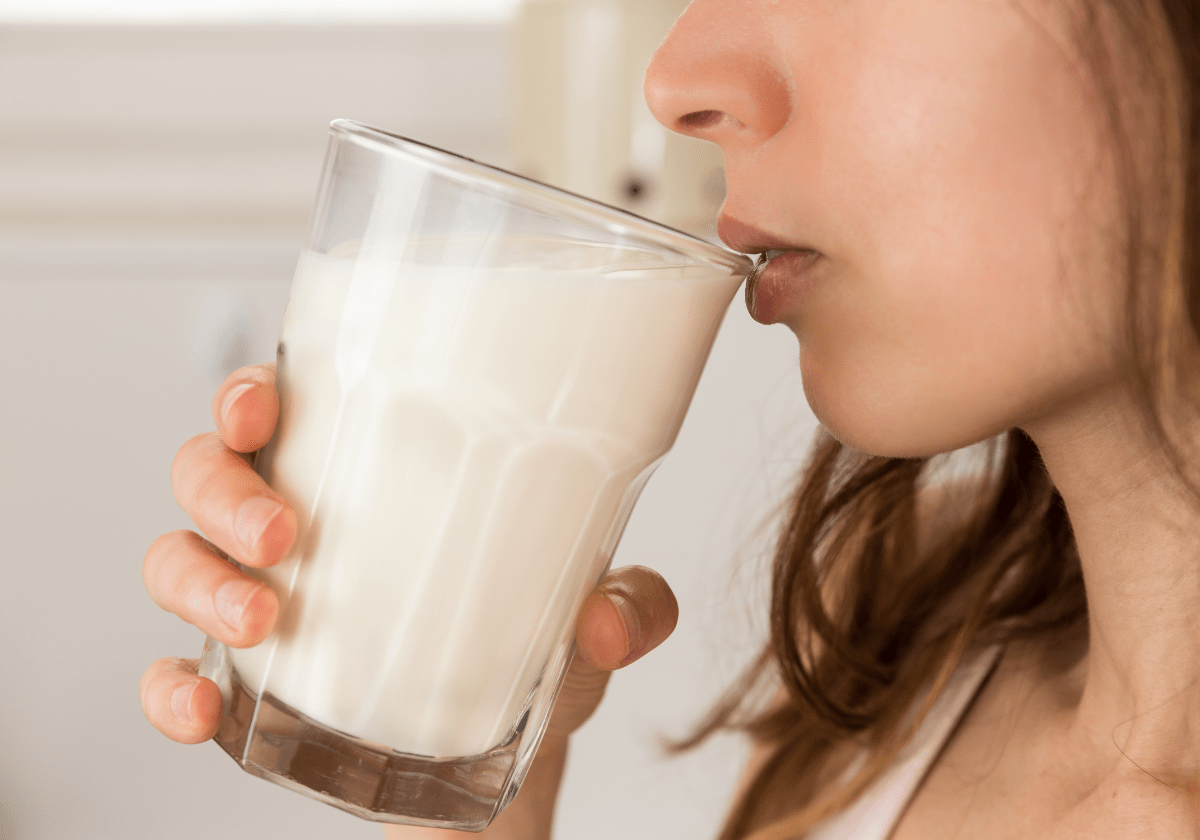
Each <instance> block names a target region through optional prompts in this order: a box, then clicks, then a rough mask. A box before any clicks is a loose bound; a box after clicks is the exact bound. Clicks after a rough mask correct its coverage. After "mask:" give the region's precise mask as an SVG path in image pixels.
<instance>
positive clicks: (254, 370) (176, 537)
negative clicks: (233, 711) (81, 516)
mask: <svg viewBox="0 0 1200 840" xmlns="http://www.w3.org/2000/svg"><path fill="white" fill-rule="evenodd" d="M212 413H213V419H214V420H215V421H216V425H217V431H216V432H215V433H214V432H209V433H207V434H203V435H198V436H196V437H194V438H192V439H191V440H189V441H188V442H187V443H185V444H184V445H183V447H182V448H181V449H180V450H179V453H178V454H177V455H176V456H175V462H174V464H173V465H172V468H171V486H172V488H173V490H174V493H175V498H176V500H177V501H178V502H179V505H180V506H181V507H182V508H183V509H184V511H186V512H187V514H188V515H189V516H190V517H191V519H192V521H193V522H194V523H195V524H196V526H197V527H198V528H199V529H200V530H201V531H203V532H204V533H205V534H206V535H207V536H208V538H209V540H211V542H209V540H206V539H204V538H202V537H201V536H200V535H199V534H197V533H195V532H192V531H174V532H172V533H169V534H165V535H163V536H161V537H159V538H158V539H157V540H155V541H154V543H153V544H152V545H151V546H150V550H149V551H148V552H147V553H146V559H145V562H144V564H143V567H142V578H143V580H144V582H145V584H146V589H147V591H149V593H150V596H151V597H152V598H154V600H155V602H156V603H157V604H158V605H159V606H160V607H162V608H163V609H164V610H167V611H169V612H173V613H175V614H176V615H177V616H179V617H180V618H182V619H183V620H184V621H187V622H189V623H191V624H194V625H195V626H196V627H199V628H200V629H201V630H203V631H204V632H205V633H207V634H208V635H210V636H212V637H213V638H215V639H217V640H218V641H221V642H224V643H225V644H227V645H230V646H232V647H249V646H251V645H254V644H257V643H258V642H260V641H262V640H263V639H264V638H265V637H266V636H267V634H269V633H270V631H271V627H272V626H273V625H274V623H275V619H276V616H277V614H278V611H279V602H278V599H277V598H276V596H275V593H274V592H273V591H272V590H271V589H270V588H269V587H268V586H266V585H265V584H263V583H261V582H259V581H257V580H255V579H253V578H251V577H249V576H248V575H245V574H244V573H242V572H241V571H239V570H238V569H237V568H235V567H234V566H233V565H232V564H231V563H229V562H228V561H227V560H226V559H225V556H224V555H223V554H222V553H221V552H224V553H225V554H227V555H228V556H229V557H232V558H233V559H235V560H237V561H238V562H240V563H243V564H245V565H247V566H252V567H260V568H261V567H265V566H270V565H273V564H275V563H278V562H279V561H280V560H281V559H282V558H283V557H284V555H285V554H286V553H287V551H288V549H289V548H290V547H291V545H292V542H293V541H294V540H295V538H296V525H297V522H296V514H295V512H294V511H292V510H291V508H290V507H289V506H288V505H287V503H286V502H285V501H284V500H283V498H282V497H280V496H279V494H277V493H275V492H274V491H272V490H271V488H270V487H268V486H267V484H266V483H265V482H264V481H263V480H262V479H261V478H260V477H259V476H258V475H257V474H256V473H255V472H254V470H253V469H252V468H251V466H250V462H249V459H248V457H247V455H248V453H252V452H255V451H257V450H258V449H260V448H261V447H262V446H263V445H264V444H266V442H267V441H268V440H270V437H271V434H272V432H273V431H274V428H275V423H276V421H277V419H278V416H279V404H278V399H277V396H276V393H275V366H274V365H257V366H253V367H247V368H242V369H240V370H237V371H234V373H232V374H230V376H229V378H228V379H226V380H225V382H224V383H223V384H222V385H221V387H220V388H219V389H218V390H217V394H216V396H215V397H214V398H213V403H212ZM677 616H678V606H677V605H676V602H675V596H674V595H673V594H672V593H671V590H670V588H669V587H668V586H667V584H666V582H665V581H664V580H663V579H662V577H660V576H659V575H658V574H657V573H656V572H653V571H651V570H650V569H646V568H644V567H641V566H629V567H625V568H622V569H614V570H613V571H611V572H609V573H608V575H607V576H605V578H604V580H603V581H602V582H601V584H600V586H599V587H598V588H597V589H596V591H594V592H592V593H591V595H589V596H588V598H587V600H586V601H585V602H584V605H583V609H582V611H581V613H580V616H579V623H578V625H577V627H576V642H577V651H576V656H575V659H574V661H573V662H572V664H571V667H570V670H569V671H568V673H567V677H566V681H565V683H564V685H563V688H562V691H561V692H560V693H559V697H558V701H557V704H556V705H555V709H554V713H553V716H552V718H551V720H550V724H549V727H548V729H547V732H546V736H545V738H544V740H543V747H542V749H541V751H540V752H539V758H538V760H537V762H535V764H534V766H533V767H532V768H531V770H530V774H529V777H528V779H527V782H526V784H525V786H524V787H523V788H522V793H521V796H519V797H518V798H517V800H516V802H514V803H513V805H512V806H510V808H509V809H507V810H506V811H505V813H504V815H502V817H501V818H500V819H498V820H497V821H496V822H495V823H493V825H492V826H491V827H489V829H488V831H487V832H486V834H487V836H497V837H499V836H505V834H504V833H503V830H504V823H511V822H513V821H514V820H517V819H519V818H521V815H522V814H523V813H526V812H528V813H529V814H533V813H534V812H536V813H537V815H538V816H537V817H536V822H537V823H538V824H539V826H540V825H541V824H542V823H543V822H544V823H545V825H546V826H547V828H548V825H549V822H548V819H549V813H550V811H551V810H552V808H553V793H554V790H556V789H557V785H558V777H559V775H560V774H561V767H562V758H563V756H564V755H565V750H566V741H567V738H568V737H569V736H570V734H571V733H572V732H574V731H575V730H576V729H578V728H579V726H580V725H582V724H583V722H584V721H585V720H587V719H588V717H590V716H591V714H592V712H593V711H594V710H595V708H596V706H597V704H598V703H599V702H600V698H601V697H602V696H603V694H604V688H605V686H606V685H607V683H608V677H609V674H610V673H611V672H612V671H614V670H616V669H617V668H622V667H624V666H626V665H628V664H630V663H632V662H634V661H636V660H637V659H639V658H640V657H641V656H643V655H644V654H646V653H647V652H649V651H650V650H653V649H654V648H655V647H657V646H658V645H659V644H660V643H661V642H662V641H663V640H664V639H666V637H667V636H669V635H670V633H671V631H672V630H674V628H675V621H676V618H677ZM197 664H198V662H197V660H195V659H174V658H168V659H160V660H159V661H158V662H155V663H154V664H153V665H151V666H150V667H149V668H148V669H147V670H146V673H145V674H144V675H143V676H142V682H141V700H142V710H143V712H144V713H145V715H146V717H147V718H148V719H149V720H150V722H151V723H152V724H154V726H155V727H156V728H158V729H159V731H161V732H162V733H163V734H164V735H166V736H167V737H168V738H171V739H172V740H175V741H180V742H182V743H188V744H194V743H199V742H201V741H205V740H207V739H209V738H211V737H212V736H213V734H214V733H215V732H216V730H217V725H218V723H219V721H220V718H221V696H220V692H219V691H218V690H217V686H216V684H214V683H213V682H212V681H211V680H207V679H203V678H201V677H199V676H197V674H196V667H197ZM555 768H556V769H555ZM527 791H528V793H527ZM527 803H531V804H527ZM510 812H512V813H511V814H510ZM543 812H544V813H543ZM543 817H544V819H543ZM502 821H503V822H502ZM494 829H496V831H495V832H494V831H493V830H494ZM523 830H524V829H523ZM391 831H392V832H393V833H392V834H391V835H390V836H392V837H395V838H401V837H405V838H407V837H414V838H415V837H420V836H428V835H427V834H423V833H420V832H424V831H425V830H424V829H412V830H410V829H406V828H397V829H391ZM433 836H437V837H445V836H448V835H447V834H445V833H443V832H438V833H435V834H434V835H433ZM470 836H473V837H479V836H480V835H478V834H476V835H470ZM513 836H518V835H513ZM523 836H525V837H533V836H535V834H534V833H533V832H532V831H528V830H525V833H524V835H523Z"/></svg>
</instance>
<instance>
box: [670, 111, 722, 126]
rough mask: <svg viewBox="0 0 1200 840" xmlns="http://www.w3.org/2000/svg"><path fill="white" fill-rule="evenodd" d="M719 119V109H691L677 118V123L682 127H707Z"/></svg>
mask: <svg viewBox="0 0 1200 840" xmlns="http://www.w3.org/2000/svg"><path fill="white" fill-rule="evenodd" d="M720 119H721V112H720V111H712V110H709V111H692V113H690V114H684V115H683V116H682V117H680V118H679V124H680V125H681V126H683V127H684V128H708V127H709V126H711V125H713V124H714V123H716V122H719V121H720Z"/></svg>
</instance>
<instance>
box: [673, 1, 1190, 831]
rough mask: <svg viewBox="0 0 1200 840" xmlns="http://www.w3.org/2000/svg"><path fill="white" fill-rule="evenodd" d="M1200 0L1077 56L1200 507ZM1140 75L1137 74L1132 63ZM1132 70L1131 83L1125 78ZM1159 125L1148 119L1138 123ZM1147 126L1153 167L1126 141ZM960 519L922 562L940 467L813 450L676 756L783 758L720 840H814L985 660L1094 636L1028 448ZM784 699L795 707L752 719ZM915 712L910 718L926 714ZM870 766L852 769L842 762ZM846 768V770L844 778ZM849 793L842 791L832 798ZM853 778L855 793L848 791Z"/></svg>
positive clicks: (1009, 458)
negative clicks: (1114, 47) (924, 501)
mask: <svg viewBox="0 0 1200 840" xmlns="http://www.w3.org/2000/svg"><path fill="white" fill-rule="evenodd" d="M1197 5H1198V4H1197V2H1196V0H1095V2H1091V3H1088V2H1084V3H1082V4H1081V5H1080V6H1079V8H1078V9H1077V10H1076V11H1078V12H1080V19H1079V21H1078V23H1079V24H1080V28H1081V35H1082V36H1086V37H1081V41H1080V42H1081V44H1083V45H1084V48H1085V53H1086V58H1087V61H1088V63H1089V64H1090V65H1091V67H1092V68H1093V70H1094V72H1095V77H1096V81H1097V84H1098V85H1099V87H1100V88H1101V89H1102V90H1104V91H1106V92H1107V93H1106V102H1105V105H1106V114H1105V115H1106V117H1107V119H1108V122H1109V126H1108V127H1109V130H1110V132H1109V133H1110V134H1111V136H1112V137H1113V138H1114V147H1115V157H1116V160H1115V161H1114V163H1115V165H1116V170H1117V173H1118V181H1119V183H1118V185H1117V187H1118V192H1119V198H1120V200H1121V202H1122V205H1123V207H1124V208H1125V211H1126V214H1127V215H1126V220H1125V221H1126V224H1125V227H1126V230H1125V231H1124V232H1123V236H1124V238H1123V239H1122V240H1121V241H1122V244H1123V247H1124V249H1125V259H1126V261H1127V271H1128V275H1129V300H1128V306H1127V312H1128V313H1129V314H1128V323H1127V325H1126V326H1127V340H1128V344H1129V347H1130V359H1131V363H1130V371H1129V376H1130V380H1131V381H1132V382H1134V383H1135V384H1136V388H1137V392H1138V394H1139V395H1140V397H1141V402H1142V408H1143V414H1144V415H1145V420H1146V427H1147V429H1148V430H1149V431H1150V432H1151V433H1152V435H1153V436H1154V437H1155V439H1156V440H1157V441H1158V442H1159V443H1160V444H1161V445H1162V448H1163V451H1164V453H1166V455H1167V457H1168V458H1169V459H1170V463H1171V464H1172V465H1173V466H1174V468H1175V469H1176V471H1177V473H1178V474H1179V475H1180V476H1181V477H1182V478H1184V479H1185V480H1186V484H1187V486H1189V487H1190V488H1191V489H1192V491H1193V492H1195V493H1196V495H1197V498H1200V492H1198V491H1197V483H1196V481H1195V476H1193V475H1191V474H1190V473H1189V472H1188V468H1187V466H1186V461H1185V459H1184V458H1183V453H1182V446H1181V444H1180V442H1179V440H1178V439H1177V437H1176V436H1174V434H1173V430H1172V428H1171V427H1170V425H1169V424H1168V423H1167V421H1166V420H1164V417H1165V416H1167V412H1165V411H1164V408H1165V406H1166V405H1167V403H1166V401H1167V400H1168V399H1178V398H1180V397H1182V398H1184V399H1185V400H1186V401H1190V403H1191V404H1192V405H1197V404H1200V403H1197V402H1196V401H1195V397H1196V395H1195V394H1194V393H1193V392H1192V389H1193V388H1194V387H1195V383H1196V379H1197V378H1196V377H1195V375H1194V374H1195V368H1194V366H1193V364H1192V361H1193V360H1194V358H1195V356H1196V352H1197V348H1198V347H1200V251H1198V248H1200V9H1198V8H1197ZM1106 21H1111V22H1115V23H1116V24H1117V25H1118V28H1119V30H1120V32H1121V34H1122V35H1123V36H1124V38H1125V41H1126V43H1127V44H1129V45H1131V46H1132V51H1131V53H1130V55H1131V56H1132V57H1133V59H1134V63H1135V64H1136V65H1137V66H1135V67H1134V68H1132V70H1133V73H1134V75H1135V76H1136V77H1137V79H1136V80H1137V82H1138V86H1139V87H1140V88H1141V89H1144V90H1148V91H1151V92H1152V93H1153V94H1154V95H1153V96H1151V97H1148V98H1147V101H1145V102H1138V103H1135V110H1137V111H1138V113H1131V112H1130V108H1129V103H1128V102H1125V101H1122V98H1121V97H1119V96H1117V94H1116V93H1115V91H1117V90H1118V85H1117V75H1116V72H1115V67H1116V66H1117V65H1118V64H1119V63H1120V62H1117V61H1116V60H1115V59H1114V57H1113V55H1112V54H1111V52H1110V50H1111V47H1110V46H1106V44H1107V41H1106V39H1104V38H1102V37H1099V36H1100V33H1101V29H1102V24H1103V23H1104V22H1106ZM1126 58H1127V57H1126V56H1124V53H1123V58H1122V61H1123V62H1125V63H1128V62H1126V61H1125V59H1126ZM1123 69H1126V68H1124V67H1123ZM1143 108H1149V109H1150V110H1151V111H1153V113H1151V114H1149V119H1148V120H1147V119H1146V118H1147V114H1145V113H1141V112H1140V110H1139V109H1143ZM1131 120H1137V123H1136V124H1138V125H1147V124H1148V125H1152V126H1153V127H1154V130H1153V133H1154V134H1155V135H1156V136H1155V137H1153V138H1151V143H1152V146H1151V148H1153V149H1154V154H1153V155H1152V156H1151V159H1150V160H1149V165H1146V161H1145V160H1143V159H1142V156H1141V155H1139V152H1138V151H1137V150H1136V149H1135V145H1134V142H1133V140H1132V138H1131V136H1130V133H1129V132H1128V131H1127V130H1126V126H1128V125H1131V124H1133V123H1132V122H1131ZM988 445H989V446H990V449H989V450H988V457H986V458H985V459H984V468H983V469H982V470H981V471H979V475H978V477H977V480H976V481H973V482H972V483H971V486H970V489H969V491H968V495H967V497H965V498H964V499H961V500H959V501H960V503H961V504H963V505H964V510H965V515H964V516H963V517H961V518H960V519H959V521H958V522H957V523H956V524H953V525H951V526H950V527H947V528H944V529H942V531H941V533H939V534H938V535H937V536H936V538H935V539H934V540H933V541H932V542H931V543H930V544H929V545H928V546H925V545H922V546H920V549H919V548H918V500H919V498H921V495H922V493H923V492H925V491H926V489H927V485H928V484H929V483H930V481H931V476H932V475H933V474H934V473H935V472H936V468H937V465H938V461H937V459H895V458H882V457H872V456H867V455H862V454H859V453H857V452H854V451H853V450H850V449H848V448H846V447H844V446H843V445H842V444H840V443H838V442H837V441H836V440H834V439H833V438H831V437H830V436H828V435H822V436H820V437H819V438H818V440H817V442H816V444H815V447H814V450H813V454H812V456H811V459H810V463H809V464H808V466H807V467H806V470H805V473H804V475H803V479H802V481H801V483H800V485H799V487H798V489H797V490H796V492H795V494H794V496H793V497H792V500H791V502H790V504H789V507H788V510H787V515H786V524H785V525H784V527H783V530H782V534H781V536H780V539H779V542H778V545H777V549H776V552H775V558H774V564H773V569H772V586H771V614H770V640H769V642H768V643H767V645H766V647H765V649H764V650H763V651H762V653H761V654H760V655H759V657H758V658H757V660H756V661H755V662H754V663H753V665H752V667H751V668H750V669H749V670H748V671H747V672H746V674H745V675H744V676H743V677H742V678H741V679H740V680H738V681H737V682H736V683H735V684H734V685H733V686H732V687H731V688H730V689H729V691H728V692H727V694H726V695H725V697H724V699H723V700H721V701H720V702H719V703H718V704H717V705H716V707H715V708H714V709H713V710H712V711H711V712H710V713H709V715H708V716H707V718H706V719H705V720H703V721H702V722H701V723H700V724H699V725H698V726H697V728H696V730H695V732H694V733H693V734H692V735H691V736H690V737H689V738H688V739H686V740H685V741H683V742H681V743H679V744H678V745H676V746H677V748H679V749H686V748H688V747H690V746H694V745H696V744H698V743H700V742H701V741H702V740H704V739H705V738H707V737H708V736H709V735H711V734H713V733H714V732H716V731H718V730H722V729H737V730H742V731H745V732H747V733H748V734H749V735H750V736H752V738H754V739H755V740H756V741H758V742H759V743H760V744H763V745H765V746H767V747H769V756H768V758H767V759H766V761H765V763H764V764H763V765H762V766H761V768H759V769H758V770H757V772H756V773H755V775H754V776H753V778H752V779H751V780H750V781H749V783H748V785H747V787H746V788H745V789H744V791H743V794H742V796H741V798H740V799H739V801H738V802H737V803H736V804H735V806H734V809H733V811H732V813H731V814H730V816H729V818H728V820H727V822H726V824H725V826H724V828H723V830H722V832H721V834H720V838H721V840H734V839H735V838H741V837H746V836H749V835H751V834H753V836H754V837H755V838H756V840H760V839H761V840H767V839H768V838H772V840H782V838H793V837H799V836H801V835H802V834H803V833H804V831H806V830H807V829H808V828H810V827H811V826H813V825H814V824H815V823H817V822H819V821H820V820H821V819H824V818H825V817H827V816H829V815H831V814H832V813H835V812H836V811H838V810H841V809H842V808H844V807H845V806H847V805H848V804H849V803H850V802H851V801H853V800H854V799H855V798H857V797H858V796H859V795H860V794H861V793H862V792H863V791H864V790H865V789H866V788H867V787H868V786H869V785H870V784H871V783H872V782H873V781H874V780H875V779H877V778H878V777H879V775H880V774H881V773H882V772H883V771H884V770H885V769H886V768H887V767H888V765H889V764H890V763H891V762H892V761H893V759H894V758H895V757H896V755H897V753H898V752H899V751H900V750H901V749H902V748H903V746H904V745H905V744H906V743H907V741H908V740H909V739H910V738H911V737H912V734H913V732H914V730H915V729H916V727H917V726H918V725H919V724H920V722H921V720H922V719H923V718H924V716H925V714H926V713H927V712H928V710H929V708H930V706H931V705H932V703H933V701H934V700H935V699H936V698H937V695H938V694H939V693H940V691H941V689H942V687H943V686H944V685H945V684H946V682H947V680H948V679H949V677H950V675H951V674H952V673H953V672H954V670H955V669H956V668H957V667H958V666H959V664H960V662H961V661H962V658H963V656H964V654H965V653H966V651H967V650H968V649H969V648H971V647H972V646H981V645H985V644H995V643H1005V642H1010V641H1013V640H1016V639H1020V638H1029V637H1031V636H1034V635H1037V634H1042V633H1046V632H1049V631H1055V630H1061V629H1063V628H1066V627H1068V626H1071V625H1074V624H1075V623H1076V622H1079V621H1080V620H1082V619H1083V618H1085V616H1086V614H1087V605H1086V600H1085V595H1084V588H1083V578H1082V573H1081V570H1080V564H1079V558H1078V555H1077V552H1076V548H1075V542H1074V538H1073V536H1072V533H1071V525H1070V522H1069V521H1068V519H1067V514H1066V510H1065V508H1064V506H1063V502H1062V499H1061V497H1060V496H1059V494H1058V492H1057V491H1056V489H1055V488H1054V486H1053V483H1052V482H1051V480H1050V477H1049V475H1048V473H1047V472H1046V470H1045V468H1044V466H1043V465H1042V463H1041V459H1040V457H1039V455H1038V451H1037V448H1036V447H1035V445H1034V443H1033V441H1032V440H1030V439H1029V438H1028V437H1027V436H1026V435H1025V434H1024V433H1022V432H1021V431H1019V430H1015V429H1014V430H1012V431H1010V432H1008V433H1007V434H1006V435H1004V436H1002V437H1001V438H997V439H996V440H994V441H991V442H990V443H989V444H988ZM776 683H777V684H780V685H781V689H782V692H783V694H784V700H783V701H782V703H776V704H775V705H773V706H771V707H770V708H767V709H765V710H761V709H759V710H756V709H755V708H753V702H754V701H753V698H761V696H762V690H763V689H764V688H765V687H767V686H769V685H771V684H776ZM914 709H915V714H914V713H913V710H914ZM847 744H850V745H853V746H856V747H861V748H863V749H864V751H865V755H866V760H865V762H863V763H862V764H861V765H858V766H857V767H856V768H853V769H852V768H850V767H849V766H848V760H846V759H845V755H844V753H845V751H839V750H838V747H839V746H844V745H847ZM839 762H840V763H839ZM839 774H843V775H842V781H840V782H838V783H835V784H833V785H830V784H829V781H830V780H831V779H837V778H838V776H839ZM846 774H848V775H846Z"/></svg>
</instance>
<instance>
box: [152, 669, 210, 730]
mask: <svg viewBox="0 0 1200 840" xmlns="http://www.w3.org/2000/svg"><path fill="white" fill-rule="evenodd" d="M196 665H197V661H196V660H195V659H160V660H158V661H157V662H155V663H154V664H153V665H151V666H150V667H149V668H147V669H146V673H145V674H143V675H142V683H141V686H140V688H139V693H140V695H141V699H142V713H143V714H145V715H146V719H147V720H149V721H150V722H151V723H152V724H154V727H155V729H157V730H158V731H159V732H161V733H163V734H164V735H166V736H167V737H168V738H170V739H171V740H172V741H179V742H180V743H184V744H198V743H200V742H201V741H207V740H208V739H209V738H211V737H212V736H213V735H214V734H216V731H217V725H218V724H219V723H220V721H221V692H220V691H219V690H218V689H217V686H216V684H215V683H214V682H213V681H212V680H206V679H203V678H202V677H198V676H196Z"/></svg>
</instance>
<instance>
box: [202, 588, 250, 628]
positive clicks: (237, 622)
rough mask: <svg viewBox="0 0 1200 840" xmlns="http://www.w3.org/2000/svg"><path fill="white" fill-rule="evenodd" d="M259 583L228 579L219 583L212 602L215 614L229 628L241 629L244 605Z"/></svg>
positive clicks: (247, 602)
mask: <svg viewBox="0 0 1200 840" xmlns="http://www.w3.org/2000/svg"><path fill="white" fill-rule="evenodd" d="M261 585H262V584H259V583H253V582H251V581H248V580H229V581H226V582H225V583H223V584H221V587H220V588H219V589H218V590H217V592H216V594H215V595H214V596H213V604H214V606H215V607H216V608H217V615H219V616H221V620H222V621H224V622H225V623H226V624H228V625H229V629H231V630H241V629H242V616H243V615H244V614H245V612H246V605H247V604H249V603H250V598H251V596H252V595H253V594H254V591H255V590H256V589H258V587H259V586H261Z"/></svg>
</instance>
